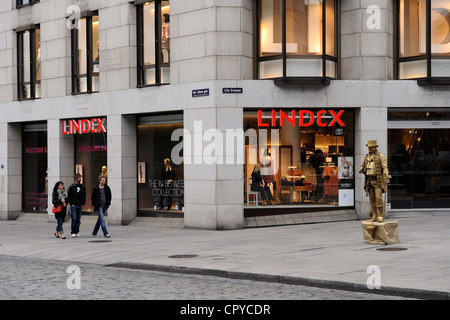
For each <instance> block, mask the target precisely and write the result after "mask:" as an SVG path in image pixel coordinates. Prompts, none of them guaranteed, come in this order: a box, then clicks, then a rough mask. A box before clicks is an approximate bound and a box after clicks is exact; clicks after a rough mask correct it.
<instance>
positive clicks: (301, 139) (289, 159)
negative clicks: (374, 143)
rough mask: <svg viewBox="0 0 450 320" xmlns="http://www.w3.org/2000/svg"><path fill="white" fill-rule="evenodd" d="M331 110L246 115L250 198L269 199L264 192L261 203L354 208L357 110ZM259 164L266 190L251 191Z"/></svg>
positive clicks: (246, 183)
mask: <svg viewBox="0 0 450 320" xmlns="http://www.w3.org/2000/svg"><path fill="white" fill-rule="evenodd" d="M296 111H297V110H296ZM341 111H342V110H341ZM332 112H333V113H326V111H324V110H314V109H312V110H308V111H307V112H305V113H302V114H301V115H300V113H299V112H298V111H297V113H296V114H295V115H292V113H291V110H280V111H273V110H268V111H261V113H260V114H259V115H258V111H245V113H244V131H245V133H246V137H248V138H246V145H245V149H246V150H245V181H244V183H245V188H244V190H245V194H244V197H245V199H246V196H247V192H252V191H253V192H254V191H255V190H256V189H258V190H262V189H263V190H264V192H265V194H264V196H265V198H266V200H267V201H266V203H265V202H264V201H263V200H264V199H263V198H264V197H263V194H260V197H259V200H260V201H259V203H258V204H257V205H264V204H267V205H272V206H282V205H285V206H317V205H321V206H340V207H342V206H348V207H352V206H354V126H353V123H354V120H353V119H354V111H353V110H351V109H350V110H344V111H342V113H340V111H339V110H336V111H333V110H332ZM280 113H282V115H281V118H280ZM332 114H334V115H336V114H339V118H340V119H339V120H340V121H334V120H333V116H332ZM283 115H286V116H287V117H289V118H290V119H292V121H291V123H290V122H289V121H286V117H285V118H284V120H285V121H284V123H283ZM301 117H303V118H302V119H300V118H301ZM294 118H295V121H294ZM318 119H320V121H318ZM324 123H326V125H325V126H322V124H324ZM266 124H267V125H268V126H264V125H266ZM281 124H282V125H281ZM307 125H308V126H307ZM251 136H254V139H253V138H250V137H251ZM252 141H253V142H252ZM255 141H257V147H255V146H254V145H253V143H254V142H255ZM255 166H256V167H258V166H260V167H261V176H262V182H261V183H260V186H261V188H259V187H257V186H255V185H253V187H252V183H254V181H252V173H253V171H254V168H255ZM269 191H270V192H269ZM259 192H260V191H259ZM271 196H272V197H273V200H272V201H270V197H271ZM246 203H247V202H246ZM247 207H248V208H250V207H252V206H250V205H247Z"/></svg>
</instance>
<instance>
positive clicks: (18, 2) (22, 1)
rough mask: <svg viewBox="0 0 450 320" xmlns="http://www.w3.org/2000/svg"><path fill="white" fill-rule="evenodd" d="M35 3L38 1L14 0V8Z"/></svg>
mask: <svg viewBox="0 0 450 320" xmlns="http://www.w3.org/2000/svg"><path fill="white" fill-rule="evenodd" d="M35 3H39V0H16V8H20V7H24V6H29V5H32V4H35Z"/></svg>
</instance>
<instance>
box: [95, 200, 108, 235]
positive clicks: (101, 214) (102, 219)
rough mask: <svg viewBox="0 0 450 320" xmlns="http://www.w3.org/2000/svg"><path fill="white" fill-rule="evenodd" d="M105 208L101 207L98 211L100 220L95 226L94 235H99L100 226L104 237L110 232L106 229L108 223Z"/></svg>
mask: <svg viewBox="0 0 450 320" xmlns="http://www.w3.org/2000/svg"><path fill="white" fill-rule="evenodd" d="M105 211H106V210H105V208H102V207H100V208H99V209H98V219H97V223H96V224H95V227H94V231H92V234H93V235H97V232H98V229H99V228H100V226H101V227H102V231H103V235H105V236H106V235H107V234H108V230H107V229H106V223H105Z"/></svg>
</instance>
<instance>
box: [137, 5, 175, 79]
mask: <svg viewBox="0 0 450 320" xmlns="http://www.w3.org/2000/svg"><path fill="white" fill-rule="evenodd" d="M135 4H136V10H137V17H136V20H137V68H138V70H137V86H138V87H140V86H148V85H160V84H168V83H170V4H169V1H159V0H158V1H138V0H137V1H135Z"/></svg>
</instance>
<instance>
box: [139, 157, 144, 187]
mask: <svg viewBox="0 0 450 320" xmlns="http://www.w3.org/2000/svg"><path fill="white" fill-rule="evenodd" d="M138 183H145V162H138Z"/></svg>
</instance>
